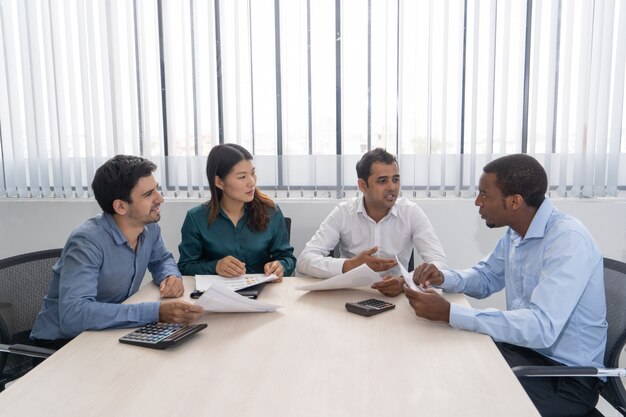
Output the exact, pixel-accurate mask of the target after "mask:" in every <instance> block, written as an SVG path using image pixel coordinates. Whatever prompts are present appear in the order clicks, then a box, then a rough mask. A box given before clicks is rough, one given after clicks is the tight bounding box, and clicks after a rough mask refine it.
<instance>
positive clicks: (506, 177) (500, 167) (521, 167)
mask: <svg viewBox="0 0 626 417" xmlns="http://www.w3.org/2000/svg"><path fill="white" fill-rule="evenodd" d="M483 171H484V172H485V173H486V174H496V184H497V185H498V188H499V189H500V191H501V192H502V194H503V195H504V196H505V197H506V196H509V195H514V194H519V195H521V196H522V197H523V198H524V201H526V204H527V205H529V206H531V207H535V208H539V206H541V203H543V200H544V199H545V197H546V191H547V190H548V176H547V175H546V171H545V170H544V169H543V167H542V166H541V164H540V163H539V162H537V160H536V159H535V158H533V157H532V156H529V155H526V154H514V155H507V156H503V157H501V158H498V159H494V160H493V161H491V162H489V163H488V164H487V165H485V167H484V168H483Z"/></svg>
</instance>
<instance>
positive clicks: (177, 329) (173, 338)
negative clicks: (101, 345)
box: [119, 322, 206, 349]
mask: <svg viewBox="0 0 626 417" xmlns="http://www.w3.org/2000/svg"><path fill="white" fill-rule="evenodd" d="M204 328H206V324H204V323H202V324H178V323H160V322H154V323H150V324H146V325H145V326H143V327H140V328H138V329H136V330H134V331H132V332H130V333H128V334H127V335H125V336H122V337H120V339H119V340H120V343H128V344H129V345H137V346H144V347H149V348H153V349H165V348H168V347H170V346H173V345H176V344H179V343H181V342H183V341H185V340H187V339H188V338H189V336H191V335H193V334H196V333H198V332H199V331H200V330H202V329H204Z"/></svg>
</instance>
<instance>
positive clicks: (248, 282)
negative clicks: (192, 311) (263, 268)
mask: <svg viewBox="0 0 626 417" xmlns="http://www.w3.org/2000/svg"><path fill="white" fill-rule="evenodd" d="M195 278H196V290H198V291H206V290H207V288H209V287H210V286H211V284H214V283H218V284H221V285H223V286H225V287H228V288H230V289H232V290H233V291H237V290H240V289H242V288H248V287H252V286H253V285H257V284H261V283H263V282H267V281H273V280H275V279H276V278H277V277H276V275H274V274H272V275H268V276H265V275H263V274H245V275H241V276H239V277H234V278H226V277H222V276H220V275H196V276H195Z"/></svg>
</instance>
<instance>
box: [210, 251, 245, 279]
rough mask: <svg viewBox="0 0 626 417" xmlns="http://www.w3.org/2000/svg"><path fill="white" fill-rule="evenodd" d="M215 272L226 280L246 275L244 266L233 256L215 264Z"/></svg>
mask: <svg viewBox="0 0 626 417" xmlns="http://www.w3.org/2000/svg"><path fill="white" fill-rule="evenodd" d="M215 272H217V273H218V274H219V275H221V276H223V277H227V278H233V277H238V276H240V275H243V274H245V273H246V264H244V263H243V262H241V261H240V260H239V259H237V258H235V257H234V256H226V257H224V258H222V259H220V260H219V261H218V262H217V265H216V266H215Z"/></svg>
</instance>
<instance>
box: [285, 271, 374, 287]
mask: <svg viewBox="0 0 626 417" xmlns="http://www.w3.org/2000/svg"><path fill="white" fill-rule="evenodd" d="M378 281H381V279H380V275H378V274H377V273H376V272H374V271H373V270H372V269H371V268H370V267H369V266H367V265H366V264H363V265H361V266H359V267H357V268H354V269H352V270H350V271H348V272H346V273H345V274H341V275H337V276H334V277H332V278H328V279H325V280H323V281H320V282H317V283H315V284H309V285H298V286H297V287H296V290H302V291H321V290H337V289H340V288H355V287H365V286H370V285H372V284H373V283H375V282H378Z"/></svg>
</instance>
